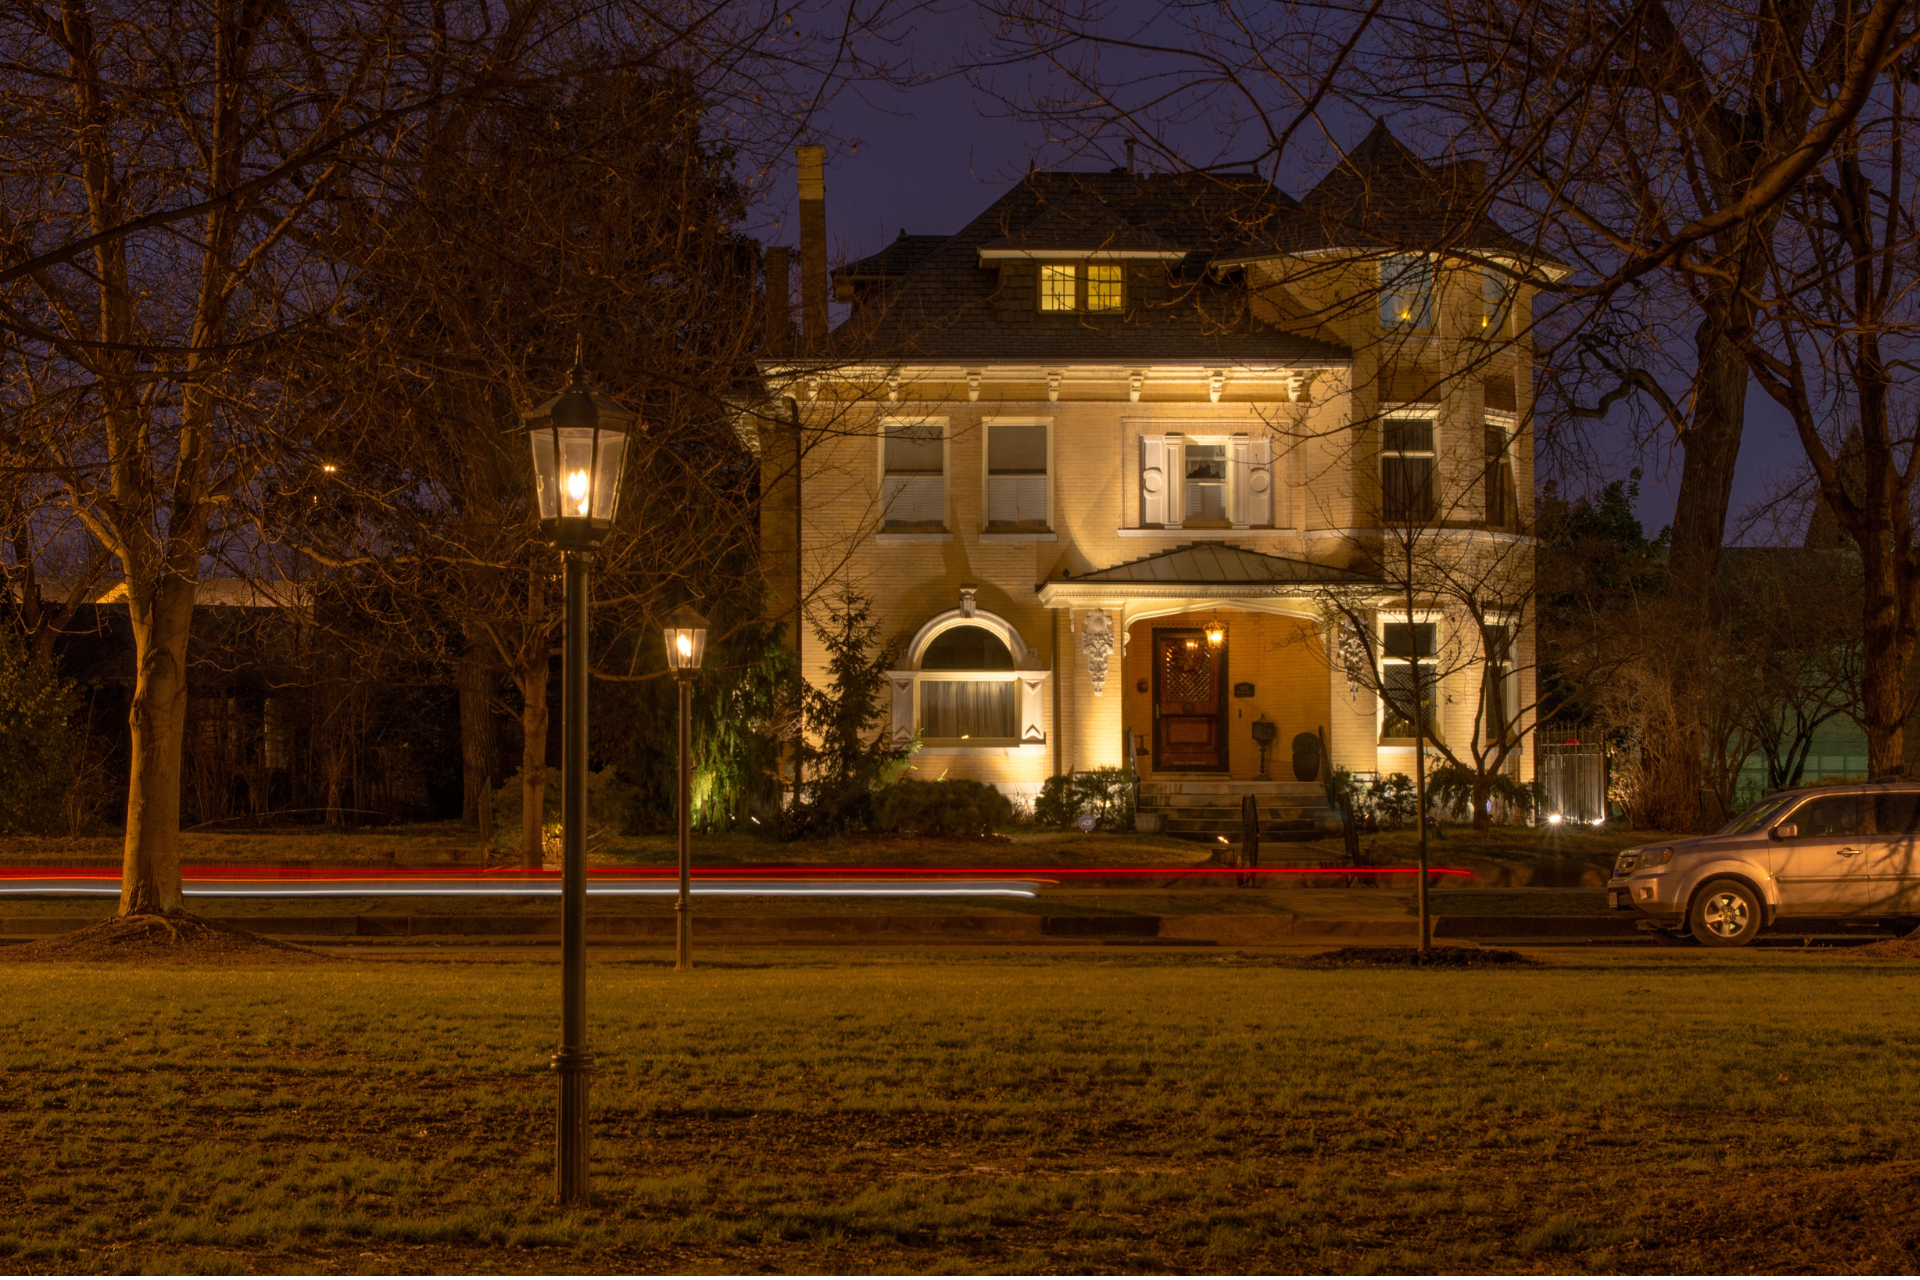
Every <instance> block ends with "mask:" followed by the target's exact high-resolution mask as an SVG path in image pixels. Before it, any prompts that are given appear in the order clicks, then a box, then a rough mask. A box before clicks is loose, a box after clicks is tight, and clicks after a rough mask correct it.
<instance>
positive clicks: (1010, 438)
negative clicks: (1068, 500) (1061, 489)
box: [987, 422, 1048, 531]
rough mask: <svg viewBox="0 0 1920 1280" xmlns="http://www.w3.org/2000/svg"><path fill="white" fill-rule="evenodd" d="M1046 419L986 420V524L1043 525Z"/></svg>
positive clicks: (1015, 527) (1000, 527)
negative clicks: (1029, 421) (1035, 420)
mask: <svg viewBox="0 0 1920 1280" xmlns="http://www.w3.org/2000/svg"><path fill="white" fill-rule="evenodd" d="M1047 527H1048V524H1047V428H1046V424H1045V423H1039V422H1033V423H1025V422H992V423H988V424H987V528H988V529H989V530H1008V531H1013V530H1026V529H1046V528H1047Z"/></svg>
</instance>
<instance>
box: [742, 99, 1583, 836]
mask: <svg viewBox="0 0 1920 1280" xmlns="http://www.w3.org/2000/svg"><path fill="white" fill-rule="evenodd" d="M820 161H821V157H820V155H819V153H818V152H817V151H813V152H811V154H809V152H808V149H803V154H802V174H801V182H802V217H801V225H802V239H803V243H802V246H801V254H800V257H801V263H800V276H801V295H802V304H801V308H800V310H801V314H802V320H803V323H802V326H801V332H800V333H799V334H798V335H796V337H795V338H794V339H792V340H791V342H790V345H789V347H788V351H787V353H786V354H781V355H774V356H772V357H770V358H768V359H767V360H766V361H765V362H764V363H763V365H762V369H761V375H762V378H763V379H764V382H765V385H766V386H767V387H768V388H769V390H770V391H771V393H772V394H771V399H770V401H769V403H770V404H771V405H772V406H774V407H773V408H771V409H770V410H769V412H768V414H767V417H768V419H769V420H770V423H771V425H770V426H769V427H768V429H767V431H766V432H765V441H766V443H765V446H764V448H763V463H764V467H765V472H764V484H763V513H764V516H763V518H764V528H763V533H764V535H765V537H764V545H765V548H766V555H767V566H768V581H769V584H770V587H771V590H772V592H773V594H774V596H775V599H776V604H775V607H776V609H779V610H783V611H793V610H797V611H798V612H797V613H796V614H795V615H794V616H795V617H796V620H797V619H798V617H799V616H800V615H801V614H810V615H811V616H813V617H815V618H819V617H822V616H825V612H826V611H830V610H831V609H832V608H833V606H834V602H835V600H836V599H837V598H838V597H839V596H841V595H842V594H844V593H846V592H849V591H851V592H854V593H857V594H859V595H860V596H863V597H865V598H866V599H868V600H870V601H872V602H873V603H872V607H873V609H874V616H875V617H876V618H878V619H879V620H880V622H881V624H882V630H883V634H884V635H886V636H888V637H890V638H892V640H893V641H894V643H895V644H896V645H897V656H896V659H895V661H894V663H893V669H892V670H891V672H890V673H889V684H890V693H891V706H890V710H889V712H888V714H887V716H886V718H885V722H884V724H883V725H882V731H883V732H885V733H887V734H888V735H889V736H890V737H891V738H892V739H893V740H894V741H897V742H900V743H917V744H918V746H917V749H916V751H915V753H914V755H913V757H912V761H911V767H912V771H913V776H916V777H922V778H940V777H949V778H972V779H978V780H982V781H986V782H990V783H993V784H995V785H996V786H998V787H1000V788H1001V789H1003V790H1004V791H1006V792H1007V793H1008V794H1009V795H1011V796H1014V797H1015V798H1018V799H1026V800H1030V799H1031V798H1032V796H1033V795H1035V794H1036V793H1037V792H1038V790H1039V789H1040V787H1041V785H1042V784H1043V783H1044V781H1045V780H1046V779H1047V778H1048V777H1049V776H1051V775H1055V774H1065V773H1075V772H1081V771H1086V770H1090V769H1096V768H1105V767H1113V766H1131V767H1132V768H1134V769H1137V771H1138V774H1139V777H1140V778H1141V780H1142V781H1143V783H1145V784H1147V785H1146V790H1147V791H1148V793H1149V794H1151V793H1152V792H1153V789H1154V788H1153V784H1155V783H1156V782H1161V783H1165V782H1177V781H1185V782H1195V783H1218V784H1231V785H1230V786H1229V787H1228V788H1225V789H1232V788H1233V787H1237V788H1239V789H1241V790H1246V789H1259V787H1260V784H1261V783H1262V780H1263V779H1264V780H1266V781H1270V782H1272V783H1274V784H1275V785H1276V786H1277V785H1283V784H1296V785H1307V783H1306V782H1305V781H1303V779H1305V780H1310V779H1311V778H1313V777H1314V776H1315V774H1314V773H1313V772H1310V771H1308V770H1307V768H1306V767H1305V763H1303V766H1302V768H1300V769H1296V767H1295V765H1296V761H1295V759H1294V750H1293V743H1294V740H1295V739H1296V738H1297V737H1298V736H1300V735H1302V734H1310V735H1316V736H1318V735H1324V736H1323V740H1324V741H1325V743H1326V745H1327V751H1328V753H1329V754H1330V756H1331V762H1330V763H1331V765H1333V766H1344V767H1346V768H1349V769H1352V770H1354V771H1356V772H1357V773H1361V774H1367V773H1376V772H1377V773H1381V774H1388V773H1395V772H1399V773H1411V772H1412V769H1413V762H1414V752H1415V749H1416V746H1415V741H1416V738H1431V739H1438V740H1441V741H1443V742H1445V743H1446V744H1447V745H1448V746H1449V747H1452V748H1454V749H1455V750H1456V752H1466V751H1468V750H1470V749H1477V750H1479V751H1480V756H1481V757H1482V758H1484V759H1492V758H1493V757H1499V759H1498V761H1497V764H1498V767H1499V768H1500V769H1502V770H1503V771H1507V772H1511V773H1513V774H1514V775H1515V776H1517V777H1519V778H1521V779H1527V778H1530V777H1531V765H1530V763H1529V761H1528V760H1527V758H1526V756H1527V753H1526V752H1523V751H1519V750H1518V749H1517V744H1518V743H1519V741H1520V740H1521V739H1522V738H1523V737H1524V733H1525V730H1526V729H1527V728H1528V727H1529V726H1530V724H1531V712H1530V710H1529V708H1530V707H1531V704H1532V702H1533V680H1532V665H1533V664H1532V654H1533V618H1532V611H1531V607H1530V599H1531V588H1532V544H1531V541H1530V539H1529V537H1528V533H1527V531H1528V529H1529V527H1530V520H1531V514H1532V495H1533V483H1532V465H1533V464H1532V456H1533V455H1532V444H1531V438H1530V434H1529V430H1528V411H1529V408H1530V403H1531V383H1530V378H1529V364H1528V357H1527V341H1526V325H1525V323H1524V322H1523V321H1522V320H1521V317H1525V316H1527V315H1529V314H1530V306H1531V294H1532V284H1533V282H1535V281H1537V280H1538V279H1539V278H1540V275H1541V273H1543V272H1547V271H1551V270H1553V269H1554V266H1553V264H1551V263H1544V262H1542V261H1541V260H1540V259H1539V257H1538V256H1537V255H1534V254H1531V253H1529V252H1528V250H1527V248H1526V246H1524V245H1522V244H1520V243H1518V242H1517V241H1515V240H1514V239H1513V238H1512V237H1511V236H1508V235H1507V234H1506V233H1504V232H1502V231H1501V230H1500V229H1499V228H1498V227H1497V226H1495V225H1494V224H1493V223H1492V222H1491V221H1489V220H1488V219H1487V218H1486V217H1485V215H1484V213H1483V212H1482V211H1481V205H1482V204H1483V203H1484V201H1483V199H1482V197H1483V195H1484V193H1482V192H1480V191H1479V190H1478V187H1477V185H1476V183H1477V177H1478V175H1477V172H1476V171H1475V170H1473V169H1472V168H1471V167H1470V166H1430V165H1427V164H1425V163H1423V162H1421V161H1420V160H1419V159H1418V158H1416V157H1414V156H1413V155H1411V153H1409V152H1408V151H1407V150H1406V149H1405V148H1404V147H1403V146H1402V145H1401V144H1400V143H1398V142H1397V141H1396V140H1394V139H1393V138H1392V137H1391V135H1389V134H1388V133H1386V131H1385V130H1384V128H1382V129H1378V130H1376V131H1375V133H1374V134H1373V135H1371V136H1370V137H1369V138H1368V139H1367V140H1366V142H1365V143H1363V144H1362V145H1361V146H1360V147H1358V148H1356V149H1355V150H1354V152H1353V153H1352V154H1350V155H1349V156H1348V157H1347V158H1346V160H1345V162H1344V163H1343V164H1342V165H1341V166H1339V167H1338V168H1337V169H1335V170H1334V171H1333V172H1332V173H1330V174H1329V175H1328V177H1327V178H1326V179H1325V180H1324V181H1323V182H1322V183H1321V184H1320V185H1319V186H1318V187H1316V188H1315V190H1314V191H1313V192H1311V193H1309V194H1308V195H1307V196H1306V197H1304V198H1303V199H1302V200H1300V201H1294V200H1292V199H1290V198H1289V197H1287V196H1286V195H1284V194H1283V193H1281V192H1280V191H1278V190H1277V189H1276V188H1274V187H1273V186H1271V185H1270V184H1269V183H1267V182H1266V181H1265V180H1264V179H1261V178H1259V177H1257V176H1254V175H1250V174H1246V173H1240V174H1225V175H1223V174H1173V175H1139V174H1134V173H1130V172H1127V171H1125V170H1117V171H1112V172H1098V173H1035V174H1031V175H1029V176H1028V177H1027V178H1026V179H1024V180H1023V181H1021V182H1019V183H1017V184H1015V185H1014V186H1013V188H1012V189H1010V190H1009V191H1008V192H1007V193H1006V194H1004V195H1003V196H1001V197H1000V198H999V199H998V200H996V201H995V202H994V203H993V204H992V205H991V206H990V207H988V208H987V209H985V210H984V211H982V212H981V213H980V214H979V215H978V216H976V217H974V218H973V219H972V220H971V221H969V222H968V223H967V224H966V226H965V227H963V228H962V229H960V230H959V231H958V232H957V233H954V234H952V235H940V236H908V235H906V234H904V233H902V236H901V238H900V239H899V240H898V241H896V242H895V243H894V244H893V245H891V246H889V247H888V248H887V249H885V250H883V251H882V252H880V253H877V254H874V255H872V256H869V257H866V258H863V259H861V260H859V261H856V262H852V263H849V264H847V265H845V266H843V267H841V268H840V269H839V270H838V271H836V272H834V273H833V274H832V276H831V290H832V296H833V298H834V300H835V301H837V302H840V303H842V304H845V306H846V308H847V309H848V312H849V314H848V315H847V316H846V318H845V319H844V320H843V321H842V322H841V323H840V324H838V325H837V326H836V327H834V328H833V329H832V330H831V331H830V332H829V331H828V328H827V325H826V313H827V307H826V290H827V288H828V283H827V280H826V278H825V274H824V252H823V250H821V251H815V249H814V246H813V245H812V244H810V243H809V242H808V227H809V226H812V227H813V228H814V229H815V232H816V234H818V233H819V232H820V229H821V228H822V227H823V225H824V208H823V195H824V193H823V189H822V188H823V183H822V181H821V176H822V175H821V164H820ZM769 278H770V280H772V281H773V282H774V287H775V288H777V289H780V290H784V288H785V281H786V278H787V269H786V266H785V255H784V253H783V254H781V255H780V258H779V259H778V260H777V261H776V262H774V263H771V264H770V271H769ZM776 311H781V312H783V311H784V308H778V307H777V308H776ZM783 336H784V335H783ZM1463 583H1468V584H1473V588H1474V589H1473V590H1468V589H1465V588H1463V587H1462V584H1463ZM1476 592H1477V594H1476ZM796 629H797V630H799V631H800V632H801V635H800V643H801V654H802V666H803V669H804V672H805V674H806V676H807V678H808V679H809V680H810V681H812V682H814V683H815V684H821V683H823V682H824V680H825V678H826V673H825V667H824V663H825V653H824V650H823V647H822V646H821V645H820V644H819V643H818V641H817V640H816V638H815V637H814V635H813V634H812V632H811V629H810V627H808V626H799V625H796ZM1416 666H1418V667H1419V671H1418V672H1417V673H1416V672H1415V670H1414V668H1415V667H1416ZM1416 689H1417V690H1418V695H1417V699H1418V700H1417V702H1416V700H1415V698H1416V695H1415V692H1414V691H1415V690H1416ZM1416 715H1417V716H1419V717H1420V718H1421V723H1419V724H1416V723H1415V722H1414V719H1415V716H1416ZM1497 743H1504V744H1505V750H1504V751H1501V750H1496V751H1493V752H1491V753H1489V752H1488V751H1486V750H1485V748H1486V747H1487V746H1488V745H1489V744H1497ZM1309 763H1310V762H1309ZM1317 767H1325V765H1323V764H1322V765H1318V766H1317ZM1221 789H1223V788H1221V787H1215V788H1214V790H1221Z"/></svg>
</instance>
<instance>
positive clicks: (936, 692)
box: [918, 626, 1020, 742]
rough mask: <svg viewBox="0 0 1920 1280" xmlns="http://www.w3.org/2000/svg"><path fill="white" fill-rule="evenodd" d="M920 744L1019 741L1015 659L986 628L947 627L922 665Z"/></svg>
mask: <svg viewBox="0 0 1920 1280" xmlns="http://www.w3.org/2000/svg"><path fill="white" fill-rule="evenodd" d="M918 683H919V686H920V734H919V736H920V738H921V740H922V741H948V742H956V741H969V742H972V741H980V740H982V739H984V740H987V741H992V740H995V739H1004V740H1017V739H1018V737H1019V734H1020V726H1019V713H1018V709H1017V706H1016V691H1015V686H1014V666H1013V654H1012V653H1011V652H1010V651H1009V650H1008V649H1007V645H1006V642H1005V641H1004V640H1002V639H1001V638H1000V637H999V636H997V635H995V634H994V633H993V632H991V631H989V630H987V629H986V628H985V627H978V626H958V627H949V628H948V629H947V630H945V631H942V632H941V633H940V634H939V635H937V636H935V637H934V638H933V640H932V642H931V643H929V644H928V645H927V649H926V653H925V654H924V655H922V657H921V659H920V679H919V681H918Z"/></svg>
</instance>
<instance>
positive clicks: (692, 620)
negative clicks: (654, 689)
mask: <svg viewBox="0 0 1920 1280" xmlns="http://www.w3.org/2000/svg"><path fill="white" fill-rule="evenodd" d="M665 631H666V641H667V670H669V671H698V670H699V669H700V659H701V658H702V657H704V656H705V655H706V652H707V620H706V619H705V618H703V617H701V616H700V614H699V613H697V612H696V611H695V610H693V609H691V608H689V607H688V606H686V605H684V604H683V605H681V606H680V607H679V608H678V609H675V610H674V611H673V612H672V613H670V614H668V615H667V622H666V627H665Z"/></svg>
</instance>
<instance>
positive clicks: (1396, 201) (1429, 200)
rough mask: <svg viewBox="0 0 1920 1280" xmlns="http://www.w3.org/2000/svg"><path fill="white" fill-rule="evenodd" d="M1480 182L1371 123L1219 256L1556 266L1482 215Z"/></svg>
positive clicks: (1462, 164) (1473, 170) (1467, 167)
mask: <svg viewBox="0 0 1920 1280" xmlns="http://www.w3.org/2000/svg"><path fill="white" fill-rule="evenodd" d="M1485 187H1486V170H1485V168H1484V166H1483V165H1481V164H1479V163H1478V162H1475V161H1459V162H1456V163H1445V164H1428V163H1427V162H1426V161H1424V160H1422V159H1421V158H1420V157H1419V156H1416V155H1415V154H1414V153H1413V152H1412V151H1410V150H1408V149H1407V147H1406V145H1405V144H1404V143H1402V142H1401V141H1400V140H1399V139H1398V138H1396V137H1394V136H1393V131H1392V130H1391V129H1389V128H1387V125H1386V122H1385V121H1379V122H1376V123H1375V124H1374V126H1373V129H1372V131H1371V132H1369V133H1368V134H1367V136H1366V137H1365V138H1363V139H1362V140H1361V141H1360V143H1359V145H1357V146H1355V147H1354V148H1353V150H1351V151H1349V152H1348V153H1347V154H1346V155H1345V156H1344V157H1342V158H1341V161H1340V163H1339V164H1337V165H1335V166H1334V167H1333V169H1332V170H1331V171H1330V172H1328V173H1327V175H1326V176H1325V177H1323V178H1321V179H1320V181H1319V183H1318V184H1317V185H1315V186H1314V188H1313V190H1311V191H1309V192H1308V193H1307V194H1306V196H1305V197H1304V198H1303V199H1302V200H1301V201H1300V204H1299V207H1298V208H1297V209H1295V210H1293V211H1292V212H1291V213H1289V214H1287V215H1285V216H1283V217H1280V218H1278V219H1275V220H1274V221H1273V222H1272V223H1271V224H1269V226H1268V227H1267V228H1265V229H1264V231H1265V234H1264V235H1256V236H1252V237H1249V239H1248V241H1247V243H1246V245H1245V247H1244V248H1243V249H1241V250H1240V251H1239V252H1236V253H1233V254H1231V255H1227V256H1229V257H1230V258H1232V259H1234V260H1245V259H1247V258H1254V257H1260V256H1263V252H1277V253H1289V254H1298V253H1313V252H1321V251H1326V250H1331V249H1359V250H1369V249H1371V250H1425V251H1429V252H1458V253H1479V254H1486V255H1488V256H1497V257H1504V258H1515V259H1519V260H1521V261H1524V262H1535V263H1540V264H1542V265H1549V266H1559V267H1564V266H1565V264H1564V263H1561V262H1559V261H1558V260H1557V259H1555V258H1553V257H1552V256H1551V255H1550V254H1547V253H1544V252H1543V251H1541V250H1540V249H1539V248H1538V246H1535V245H1530V244H1527V243H1526V242H1525V241H1523V240H1521V239H1519V238H1518V237H1517V236H1514V235H1512V234H1511V233H1509V232H1508V231H1507V230H1506V229H1505V228H1503V227H1501V226H1500V225H1499V224H1497V223H1496V222H1494V221H1493V219H1492V218H1490V217H1488V216H1487V212H1486V190H1485Z"/></svg>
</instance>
